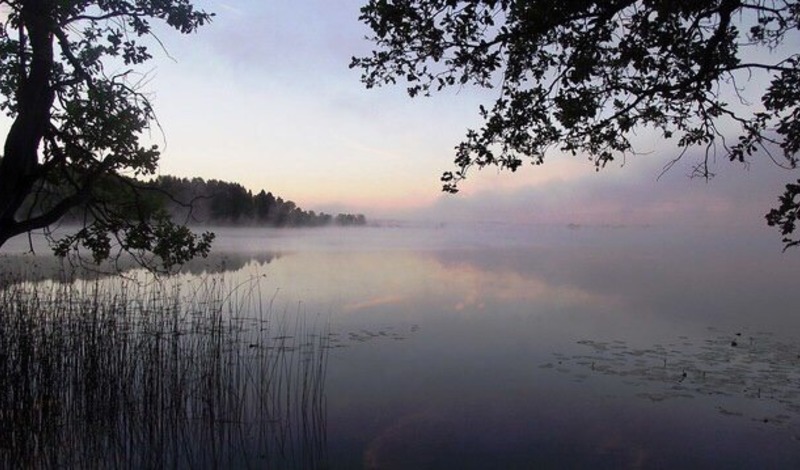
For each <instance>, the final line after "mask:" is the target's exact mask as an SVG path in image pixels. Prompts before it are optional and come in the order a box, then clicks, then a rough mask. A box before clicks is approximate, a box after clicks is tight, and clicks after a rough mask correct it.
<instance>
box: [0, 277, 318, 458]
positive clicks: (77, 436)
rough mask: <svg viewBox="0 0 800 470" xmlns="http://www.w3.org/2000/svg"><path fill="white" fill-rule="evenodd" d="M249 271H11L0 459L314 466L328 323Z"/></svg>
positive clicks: (1, 301) (1, 364)
mask: <svg viewBox="0 0 800 470" xmlns="http://www.w3.org/2000/svg"><path fill="white" fill-rule="evenodd" d="M273 301H274V298H265V297H264V296H263V295H262V286H261V284H260V282H259V280H258V279H253V280H251V281H249V282H246V283H244V284H240V285H236V286H231V285H229V284H227V283H226V281H225V279H224V277H220V276H207V277H204V278H200V281H199V282H194V283H183V284H182V283H181V281H180V279H178V278H174V279H172V280H169V279H168V280H166V281H164V280H154V279H152V278H150V279H146V280H142V279H139V280H137V281H134V280H130V279H122V278H104V279H96V280H91V281H75V282H72V283H59V282H51V281H45V282H25V281H22V282H19V281H18V282H6V283H4V287H2V288H0V466H1V467H3V468H20V467H23V468H49V467H57V468H109V467H119V468H230V467H236V468H248V467H250V468H319V467H324V466H325V463H326V437H325V436H326V425H325V395H324V381H325V371H326V366H327V351H328V341H329V336H328V334H327V332H326V331H321V330H318V329H317V327H318V326H319V325H308V324H306V322H305V320H304V318H305V317H304V315H303V314H302V312H286V311H283V312H276V311H275V310H274V302H273Z"/></svg>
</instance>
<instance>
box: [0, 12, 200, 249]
mask: <svg viewBox="0 0 800 470" xmlns="http://www.w3.org/2000/svg"><path fill="white" fill-rule="evenodd" d="M0 5H2V7H4V8H5V11H6V12H7V14H8V18H7V21H6V22H5V23H3V24H2V25H0V109H2V110H3V111H5V113H6V114H7V115H8V116H10V117H11V118H12V119H13V122H12V124H11V127H10V129H9V131H8V134H7V136H6V140H5V146H4V149H3V158H2V162H0V245H2V244H3V243H5V242H6V241H7V240H8V239H9V238H11V237H14V236H16V235H19V234H22V233H25V232H29V231H31V230H34V229H40V228H45V227H48V226H50V225H51V224H53V223H54V222H56V221H58V220H59V219H60V218H61V217H63V216H64V215H65V214H66V213H67V212H68V211H70V210H73V211H75V210H79V211H80V212H81V215H80V216H79V217H80V220H81V221H83V222H84V226H83V228H81V229H80V230H78V232H76V233H74V234H71V235H68V236H66V237H64V238H62V239H60V240H58V241H57V242H56V243H55V248H56V252H57V253H59V254H65V253H67V252H69V251H70V250H71V249H73V248H77V247H78V246H83V247H85V248H88V249H89V250H90V251H91V252H92V255H93V256H94V258H95V259H96V260H102V259H105V258H107V257H109V256H110V254H111V252H112V249H113V246H116V247H117V248H119V249H122V250H127V251H131V252H133V253H138V254H144V253H148V252H152V253H155V254H157V255H159V256H160V257H161V259H162V261H163V262H164V264H173V263H180V262H183V261H186V260H187V259H189V258H191V257H193V256H195V255H198V254H201V255H205V254H206V253H207V252H208V249H209V247H210V242H211V240H212V238H213V235H212V234H209V233H205V234H203V235H201V236H197V235H195V234H193V233H192V232H191V231H189V230H188V229H187V228H186V227H183V226H180V225H176V224H175V223H173V222H172V221H171V219H170V218H169V217H168V216H167V215H166V214H165V213H164V212H163V211H160V210H158V208H157V207H156V206H154V205H153V204H150V202H152V201H151V199H150V197H149V196H146V195H144V194H143V192H142V188H141V186H140V185H139V184H138V183H137V182H136V180H134V179H133V178H130V177H126V176H124V175H133V176H144V175H149V174H153V173H154V172H155V170H156V166H157V163H158V158H159V150H158V148H157V147H155V146H147V145H144V144H143V143H142V142H141V141H140V135H141V134H142V133H143V132H145V131H147V130H148V129H149V127H150V125H151V123H152V122H153V120H154V115H153V109H152V107H151V105H150V102H149V101H148V99H147V96H146V95H145V94H144V93H143V92H142V91H141V90H140V89H139V83H141V82H142V78H143V75H142V73H141V72H137V70H136V68H137V66H140V65H142V64H144V63H145V62H147V61H148V60H149V59H150V58H151V55H150V52H149V49H148V47H147V45H146V43H143V42H142V41H141V40H142V38H143V37H149V36H153V25H152V24H151V22H153V21H159V22H163V23H165V24H166V25H167V26H169V27H171V28H172V29H175V30H177V31H179V32H181V33H192V32H194V31H195V30H196V29H197V28H199V27H200V26H202V25H203V24H205V23H207V22H208V21H209V20H210V19H211V15H210V14H208V13H205V12H203V11H200V10H197V9H195V8H194V7H193V6H192V4H191V3H190V2H189V0H108V1H86V0H67V1H64V0H3V1H0ZM110 64H113V66H108V65H110Z"/></svg>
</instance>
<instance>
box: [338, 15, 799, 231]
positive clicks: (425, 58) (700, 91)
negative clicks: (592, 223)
mask: <svg viewBox="0 0 800 470" xmlns="http://www.w3.org/2000/svg"><path fill="white" fill-rule="evenodd" d="M360 19H361V21H362V22H364V23H365V24H366V25H367V26H368V27H369V28H370V29H371V30H372V32H373V33H374V34H373V35H372V36H371V37H370V38H369V40H370V41H371V42H372V43H373V44H374V51H373V52H372V53H371V55H368V56H365V57H354V58H353V59H352V62H351V64H350V66H351V67H354V68H358V69H360V70H361V71H362V73H363V74H362V81H363V82H364V83H365V85H366V86H367V87H368V88H371V87H374V86H380V85H385V84H395V83H397V82H398V81H402V82H404V83H405V84H406V87H407V90H408V93H409V95H410V96H412V97H413V96H418V95H427V94H430V93H431V92H434V91H441V90H443V89H445V88H448V87H463V86H470V85H472V86H478V87H484V88H492V89H495V90H497V98H496V100H495V101H494V103H493V104H491V105H490V106H481V107H480V109H479V112H480V115H481V117H482V119H483V124H482V126H481V127H480V128H478V129H470V130H468V131H467V133H466V138H465V139H464V140H463V141H462V142H461V143H460V144H458V145H457V147H456V149H455V150H456V154H455V155H456V156H455V162H454V163H455V169H454V170H452V171H448V172H445V173H444V174H443V175H442V178H441V179H442V182H443V189H444V190H445V191H447V192H457V191H458V184H459V183H460V182H461V181H462V180H463V179H464V178H466V176H467V174H468V171H469V170H470V169H472V168H474V167H477V168H483V167H486V166H496V167H499V168H502V169H508V170H511V171H514V170H516V169H517V168H519V167H520V165H522V164H523V162H525V161H528V162H531V163H533V164H541V163H543V162H544V159H545V155H546V154H547V153H548V151H549V150H551V149H558V150H560V151H562V152H567V153H571V154H575V155H577V154H580V155H582V156H586V157H588V158H590V159H591V160H592V161H594V163H595V165H596V166H597V168H598V169H600V168H602V167H604V166H605V165H607V164H608V163H609V162H611V161H613V160H615V159H617V158H620V157H624V156H626V155H629V154H635V153H636V149H635V148H634V145H633V143H632V141H631V136H632V135H634V134H635V132H636V131H637V130H641V129H650V130H651V132H652V131H655V134H656V135H660V136H661V137H662V138H663V139H665V140H673V141H674V143H675V145H676V147H677V148H678V150H677V152H678V153H677V156H676V157H675V160H673V163H674V161H677V160H678V159H680V158H683V157H684V156H685V155H686V153H687V152H688V151H689V150H693V149H694V150H693V152H692V155H693V156H694V155H696V156H697V159H696V161H695V163H694V164H693V167H694V168H695V174H697V175H700V176H703V177H706V178H708V177H711V176H712V172H711V169H710V165H709V164H710V162H712V161H713V160H714V159H715V157H717V156H720V157H723V158H727V159H730V160H732V161H739V162H746V161H747V160H748V158H750V157H751V156H752V155H753V154H754V153H756V152H761V153H763V154H764V155H767V156H768V157H769V158H772V159H773V161H775V162H776V163H778V164H780V165H782V166H785V167H788V168H795V167H796V166H797V163H798V157H797V152H798V150H799V149H800V124H798V122H800V120H798V117H800V116H799V113H800V108H799V107H798V105H799V104H800V68H798V62H799V61H800V54H798V53H797V51H796V50H794V49H793V48H791V47H790V45H791V44H793V42H791V41H795V42H796V40H797V39H798V36H799V35H798V30H799V29H800V6H799V5H798V2H796V1H788V0H783V1H781V0H749V1H745V0H707V1H694V0H678V1H673V0H670V1H667V0H608V1H594V0H578V1H568V2H551V1H546V0H525V1H522V0H461V1H459V0H370V1H369V2H368V3H367V4H366V5H365V6H364V7H363V8H362V9H361V16H360ZM754 58H755V60H754ZM748 83H752V84H753V85H754V86H757V84H758V83H768V85H767V87H766V90H763V91H762V92H761V94H760V100H761V103H760V105H753V104H752V103H750V102H748V100H747V99H746V98H745V96H744V95H745V91H746V90H747V84H748ZM737 136H738V138H737ZM789 194H790V193H789V192H787V197H788V196H789ZM788 200H789V201H790V202H789V203H788V206H786V207H783V206H782V207H783V209H779V212H780V213H781V214H783V215H786V214H787V212H786V210H788V208H794V209H795V210H796V209H797V202H792V201H794V199H788ZM785 220H787V219H785V218H781V217H777V218H776V217H774V216H773V217H771V218H770V223H775V224H776V225H781V227H782V228H783V229H784V230H788V232H787V233H790V232H791V230H789V229H793V226H790V225H785V224H784V221H785Z"/></svg>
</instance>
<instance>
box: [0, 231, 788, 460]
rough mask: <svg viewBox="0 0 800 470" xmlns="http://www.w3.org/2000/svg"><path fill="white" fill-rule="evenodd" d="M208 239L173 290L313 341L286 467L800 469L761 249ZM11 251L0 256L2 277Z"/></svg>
mask: <svg viewBox="0 0 800 470" xmlns="http://www.w3.org/2000/svg"><path fill="white" fill-rule="evenodd" d="M217 233H218V237H219V239H218V241H217V243H216V245H215V253H214V255H213V256H212V257H210V258H209V259H207V260H198V261H195V262H193V263H192V264H191V265H190V266H188V267H187V268H186V270H185V271H184V272H183V273H182V274H179V275H178V277H177V278H176V279H177V281H173V282H177V283H180V284H182V285H187V286H192V285H199V284H203V283H208V282H209V279H217V278H220V279H224V285H225V286H227V287H226V288H227V289H229V290H230V291H237V289H238V290H239V291H245V290H246V291H248V292H252V291H253V289H252V286H253V285H254V284H257V291H258V294H257V295H252V294H251V295H250V297H248V299H249V300H248V302H247V303H245V304H244V307H241V308H242V309H244V310H248V309H251V308H259V307H253V305H256V304H258V305H262V306H263V305H264V304H268V306H269V310H270V312H273V313H276V314H278V315H279V316H280V318H281V319H282V320H281V321H282V322H284V324H293V325H302V331H303V332H305V333H304V334H306V335H308V337H311V338H325V341H324V343H320V344H319V345H318V346H319V347H320V348H324V351H325V358H324V361H323V362H324V374H323V375H324V377H323V379H324V383H322V382H320V384H321V385H320V387H321V388H320V389H319V390H316V391H315V392H314V393H318V397H319V398H318V400H317V401H316V402H315V403H316V405H315V406H317V405H320V404H322V405H324V407H323V408H318V409H317V408H315V409H316V411H315V414H314V419H315V420H317V421H318V422H317V421H315V425H314V426H315V434H314V436H313V439H314V452H315V454H314V458H313V459H311V460H302V459H295V460H294V461H293V462H294V463H295V464H297V466H299V467H319V468H343V469H346V468H375V469H400V468H414V469H420V468H476V469H485V468H504V469H505V468H690V467H691V468H755V467H758V468H793V467H797V466H798V465H800V421H799V420H800V368H799V366H800V314H799V313H798V312H800V309H799V308H798V306H800V289H797V279H798V278H800V277H799V275H800V251H797V250H790V251H788V252H786V253H783V252H782V251H781V245H780V243H779V241H778V237H777V236H775V234H774V233H771V232H769V231H766V230H764V231H761V230H753V231H749V232H747V233H746V232H745V231H732V230H729V231H724V230H720V229H712V228H700V229H692V230H691V231H689V230H686V229H681V228H677V227H675V228H664V227H618V226H597V227H579V226H570V227H560V226H559V227H549V226H537V225H529V226H527V225H506V224H470V225H468V224H455V225H453V224H450V225H444V224H438V225H437V224H433V225H410V224H395V225H393V226H388V227H380V228H379V227H366V228H352V229H314V230H257V229H219V230H218V231H217ZM22 249H24V247H23V245H19V244H17V245H13V246H9V247H6V248H4V250H3V251H4V252H6V253H8V254H7V255H6V257H4V258H2V260H3V262H4V263H5V264H4V268H5V270H6V271H10V270H12V265H14V266H17V268H13V269H19V268H18V267H19V266H20V262H19V259H20V258H19V256H17V255H14V253H15V252H18V251H20V250H22ZM24 260H25V261H24V263H23V264H24V265H25V266H28V267H25V268H23V269H25V270H28V271H31V270H41V271H46V270H47V269H49V268H48V266H50V264H49V263H53V262H52V261H48V260H47V259H46V257H44V256H41V255H40V256H37V257H36V258H35V260H36V261H35V263H36V264H37V265H39V267H37V268H35V269H34V268H30V267H29V266H30V265H31V264H32V263H34V261H31V258H24ZM14 263H16V264H14ZM128 276H129V277H137V276H143V274H142V273H138V272H137V271H135V270H134V271H130V272H128ZM45 277H46V276H45ZM44 282H51V281H44ZM254 299H256V300H254ZM241 311H242V310H241V309H240V310H239V312H240V313H241ZM245 313H246V312H245ZM293 328H294V327H293ZM290 329H291V328H290ZM308 332H314V333H313V334H309V333H308ZM272 333H274V331H273V332H272ZM293 335H294V334H293V333H292V332H291V331H290V332H289V334H286V335H285V336H287V337H288V336H293ZM275 337H278V336H277V335H276V334H273V336H272V338H273V339H274V338H275ZM253 341H257V340H253V339H248V342H250V343H249V346H252V347H253V348H255V346H256V344H257V342H256V343H254V342H253ZM316 351H317V352H318V351H319V350H316ZM237 354H238V353H237ZM237 357H239V356H237ZM241 357H244V356H241ZM227 367H235V366H234V365H232V363H231V364H229V365H228V366H227ZM70 393H73V392H70ZM320 410H321V411H320ZM302 416H306V415H302ZM302 416H301V417H300V418H299V419H301V420H305V419H306V418H303V417H302ZM191 436H194V435H193V434H191ZM197 439H201V437H197ZM178 457H180V458H184V457H186V456H185V455H182V456H181V455H179V456H178ZM178 457H176V460H173V461H172V462H173V463H174V464H175V465H174V466H177V467H182V468H188V467H190V466H191V465H190V464H189V463H187V462H186V461H182V460H180V458H178ZM237 462H238V461H237ZM256 462H257V461H256ZM239 463H240V464H241V465H242V466H251V465H254V464H252V462H251V463H248V461H241V462H239ZM284 463H285V462H284ZM279 465H283V464H279Z"/></svg>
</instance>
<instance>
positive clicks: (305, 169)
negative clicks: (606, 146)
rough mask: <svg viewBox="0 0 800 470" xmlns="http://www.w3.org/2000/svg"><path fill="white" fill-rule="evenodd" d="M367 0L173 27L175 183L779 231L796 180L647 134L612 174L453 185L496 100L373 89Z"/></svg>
mask: <svg viewBox="0 0 800 470" xmlns="http://www.w3.org/2000/svg"><path fill="white" fill-rule="evenodd" d="M363 1H364V0H338V1H336V2H331V1H329V0H327V1H323V0H303V1H298V0H270V1H263V0H240V1H236V0H227V1H211V0H204V1H197V2H195V3H196V4H197V5H199V6H201V7H202V8H205V9H206V10H208V11H213V12H214V13H215V14H216V17H215V18H214V20H213V22H212V23H211V24H210V25H208V26H205V27H203V28H201V29H200V31H198V32H197V33H196V34H193V35H188V36H183V35H180V34H178V33H175V32H172V31H168V30H166V29H162V30H160V33H159V37H160V39H161V40H162V41H163V43H164V45H165V47H166V52H163V51H159V50H155V51H154V52H155V56H156V58H155V60H154V61H152V63H150V64H149V65H148V67H150V68H148V69H146V72H147V75H148V79H149V82H148V85H147V90H148V91H149V92H151V93H152V98H153V103H154V106H155V110H156V114H157V116H158V120H159V123H160V126H161V129H162V130H163V134H162V133H161V132H158V131H156V132H154V133H153V135H152V136H151V138H152V139H153V140H154V141H155V142H156V143H159V144H162V145H163V154H162V159H161V163H160V169H159V173H160V174H169V175H175V176H181V177H194V176H199V177H203V178H206V179H210V178H214V179H220V180H225V181H233V182H238V183H240V184H242V185H244V186H245V187H246V188H248V189H250V190H252V191H254V192H255V191H259V190H261V189H262V188H263V189H266V190H268V191H272V192H273V193H274V194H275V195H278V196H281V197H283V198H285V199H291V200H293V201H294V202H296V203H297V204H298V205H299V206H300V207H303V208H304V209H312V210H317V211H320V210H323V211H327V212H338V211H347V212H361V213H364V214H366V215H367V217H368V218H370V219H373V220H374V219H387V218H389V219H392V218H395V219H422V220H484V221H502V220H511V221H515V222H527V223H555V224H564V223H579V224H580V223H582V224H663V223H678V222H680V223H687V224H700V225H709V224H721V225H725V226H734V225H736V226H739V225H746V226H753V225H755V226H759V227H761V226H763V225H764V221H763V216H764V214H765V213H766V212H767V210H768V209H769V208H770V207H772V206H774V205H776V203H777V196H778V195H779V194H780V193H781V192H782V189H783V185H784V184H785V183H787V182H790V181H794V180H796V179H797V174H796V173H791V172H787V171H785V170H781V169H778V168H777V167H775V166H774V165H772V164H770V163H766V162H763V161H761V160H763V158H762V159H756V160H755V161H754V162H753V164H752V165H751V166H750V167H749V168H748V169H745V168H742V166H741V165H735V164H730V163H729V162H725V161H721V162H718V164H717V165H715V167H714V171H715V172H716V173H717V174H718V176H717V177H716V178H714V179H713V180H712V181H710V182H707V181H704V180H698V179H690V178H688V177H687V174H688V173H689V167H688V164H682V163H679V164H678V165H676V166H675V167H674V168H672V169H671V170H670V171H669V172H667V173H666V174H664V175H662V169H663V167H664V165H665V164H666V163H667V162H668V161H669V160H670V158H671V157H672V156H674V154H675V149H674V147H671V145H672V144H667V145H665V144H664V143H663V142H660V141H658V140H657V139H649V138H647V135H646V133H645V134H642V135H641V136H639V137H637V143H638V149H639V150H640V151H641V152H642V153H643V154H642V155H639V156H636V157H630V158H627V159H626V160H625V161H624V162H619V163H617V162H615V163H612V164H611V165H609V166H608V167H607V168H606V169H604V170H602V171H600V172H596V171H595V168H594V165H593V163H591V162H590V161H589V160H588V159H586V158H584V157H581V156H577V157H567V156H563V155H558V154H552V155H549V156H548V159H547V162H546V164H545V165H543V166H537V167H533V166H525V167H523V169H522V170H520V171H518V172H517V173H514V174H511V173H507V172H498V171H497V170H496V169H487V170H484V171H481V172H473V173H472V174H471V175H470V177H469V178H468V179H467V180H466V181H465V182H464V183H462V186H461V192H460V193H459V194H457V195H447V194H443V193H442V192H441V191H440V188H441V183H440V182H439V177H440V175H441V173H442V172H443V171H445V170H449V169H451V164H452V161H453V157H454V147H455V145H456V144H458V142H460V141H461V139H462V138H463V137H464V135H465V132H466V130H467V129H468V128H477V127H478V126H479V125H480V122H481V121H480V119H479V116H478V105H479V104H480V103H485V104H490V103H491V102H492V101H493V99H494V98H495V97H496V91H492V90H476V89H472V88H463V89H459V90H449V91H446V92H443V93H440V94H436V95H434V96H433V97H430V98H415V99H410V98H409V97H408V96H407V94H406V92H405V89H404V87H403V86H394V87H383V88H377V89H371V90H367V89H366V88H365V87H364V85H363V84H362V83H361V82H360V80H359V77H360V72H359V71H357V70H351V69H349V68H348V64H349V62H350V58H351V57H352V56H354V55H356V56H358V55H363V54H366V53H368V52H369V51H370V43H369V42H368V41H366V40H365V39H364V37H365V36H366V35H368V33H369V32H368V31H367V29H366V27H365V26H363V25H362V24H360V23H359V21H358V19H357V18H358V15H359V8H360V6H361V4H362V2H363Z"/></svg>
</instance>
